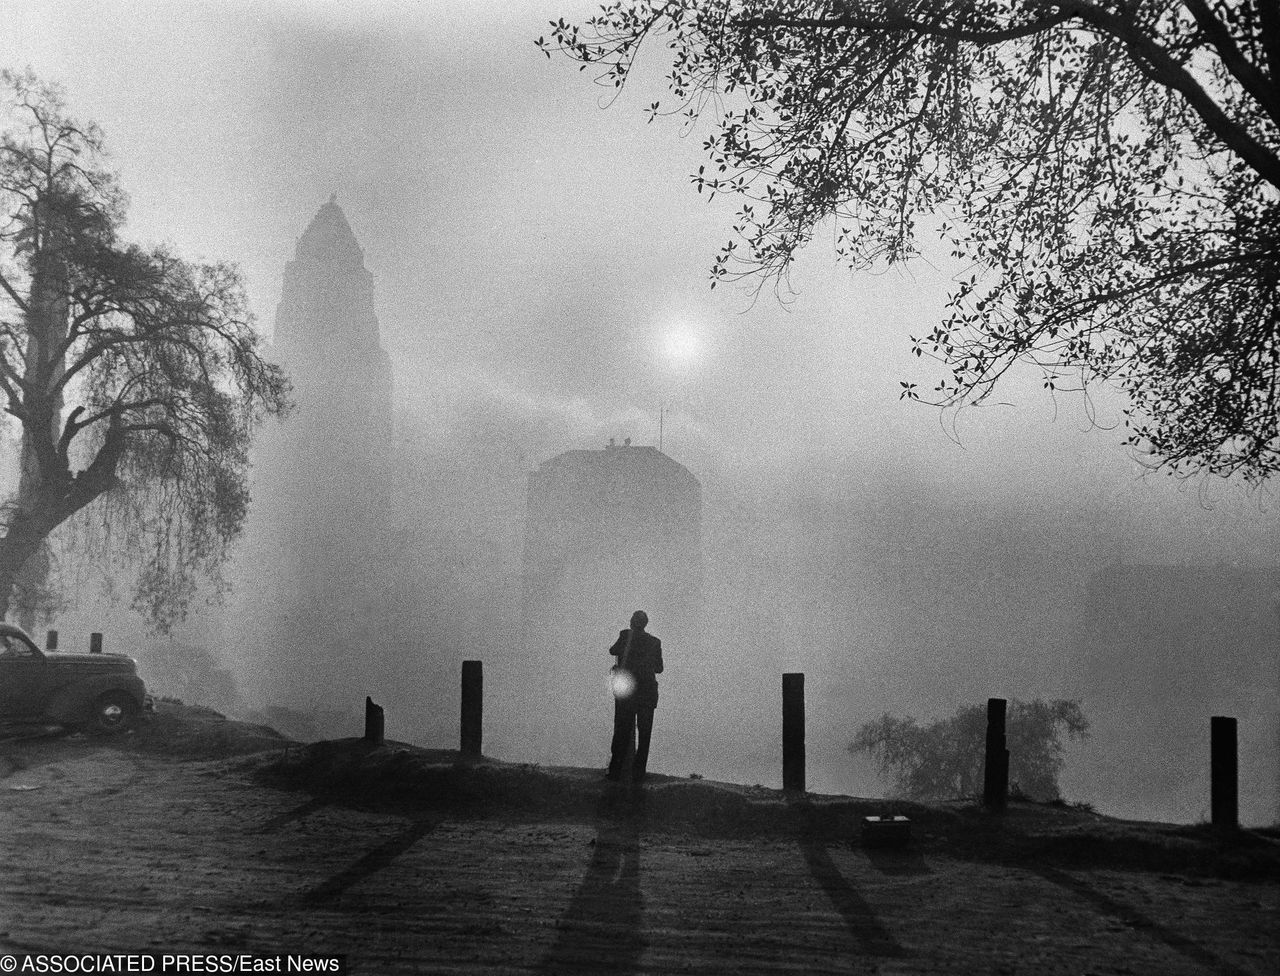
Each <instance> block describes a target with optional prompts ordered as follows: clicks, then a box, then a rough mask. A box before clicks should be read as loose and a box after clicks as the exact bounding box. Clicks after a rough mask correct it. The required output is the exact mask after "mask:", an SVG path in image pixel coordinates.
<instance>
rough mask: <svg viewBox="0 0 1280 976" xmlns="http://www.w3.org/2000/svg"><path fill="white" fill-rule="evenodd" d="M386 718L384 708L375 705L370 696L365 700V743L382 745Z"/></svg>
mask: <svg viewBox="0 0 1280 976" xmlns="http://www.w3.org/2000/svg"><path fill="white" fill-rule="evenodd" d="M385 723H386V716H385V715H384V714H383V711H382V706H381V705H375V704H374V703H373V699H372V698H370V697H369V696H368V695H366V696H365V699H364V741H365V742H367V743H369V744H370V745H373V746H380V745H382V739H383V730H384V728H385Z"/></svg>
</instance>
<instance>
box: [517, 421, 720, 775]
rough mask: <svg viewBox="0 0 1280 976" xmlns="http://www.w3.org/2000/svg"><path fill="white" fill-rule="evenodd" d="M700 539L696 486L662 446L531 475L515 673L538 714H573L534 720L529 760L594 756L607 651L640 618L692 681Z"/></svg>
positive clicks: (579, 454) (547, 465) (592, 456)
mask: <svg viewBox="0 0 1280 976" xmlns="http://www.w3.org/2000/svg"><path fill="white" fill-rule="evenodd" d="M701 534H702V487H701V485H700V484H699V483H698V480H697V479H696V478H695V477H694V476H693V475H692V474H690V473H689V471H688V469H687V468H685V467H684V466H683V465H682V464H680V463H679V462H677V461H675V460H673V459H671V458H669V457H668V456H667V455H665V454H663V453H662V452H661V451H659V450H657V449H656V448H653V447H638V446H633V445H632V444H631V443H630V441H629V440H628V441H627V442H625V443H623V444H622V445H620V446H619V445H615V444H614V443H613V442H612V441H610V443H609V445H608V447H606V448H604V449H603V450H594V451H592V450H576V451H566V452H565V453H563V454H559V455H557V456H556V457H553V458H551V459H550V460H549V461H545V462H543V463H542V464H540V465H539V466H538V469H537V470H536V471H534V472H532V473H531V474H530V475H529V483H528V500H527V508H526V516H525V547H524V560H523V570H522V601H521V604H522V618H521V623H522V627H521V631H522V634H523V637H522V640H521V646H520V650H519V655H520V658H521V661H519V662H516V666H519V667H522V668H524V669H525V670H526V678H525V682H524V683H525V685H526V686H527V688H528V695H529V703H530V706H531V707H530V708H529V709H528V711H529V713H530V714H531V715H535V716H536V713H535V712H534V710H533V706H536V704H537V703H538V702H544V703H554V704H555V705H556V706H558V712H559V713H560V715H562V716H567V717H564V718H560V719H558V721H557V722H556V723H554V724H550V723H545V724H544V723H540V722H538V721H537V720H536V717H535V718H534V720H533V721H532V723H531V725H530V726H529V728H528V729H527V730H525V733H524V740H523V745H524V747H525V749H526V750H527V751H528V753H529V754H530V755H532V756H533V757H534V758H544V759H554V760H555V761H561V762H564V761H582V762H591V761H594V760H595V759H598V758H599V756H598V755H596V754H595V753H597V752H599V750H600V749H601V748H604V747H605V746H607V744H608V743H607V741H606V740H605V739H603V738H602V733H601V732H600V730H601V729H602V728H606V727H607V724H608V721H609V715H610V714H611V713H610V711H609V705H608V700H607V699H608V695H607V690H606V676H607V672H608V665H609V660H610V659H609V657H608V655H607V653H606V651H607V648H608V647H609V645H610V644H611V643H612V642H613V640H614V639H615V638H616V637H617V634H618V631H619V630H620V629H622V628H624V627H626V626H627V620H628V618H629V617H630V616H631V612H632V611H633V610H636V609H643V610H645V611H647V612H648V614H649V618H650V629H651V630H652V631H653V632H654V633H656V634H657V635H658V636H659V637H661V638H662V641H663V645H664V647H666V648H668V649H669V650H670V651H671V653H672V654H673V655H674V658H673V660H678V661H679V664H678V665H675V667H674V670H675V672H676V673H677V674H684V675H687V674H688V673H689V669H690V665H691V661H692V660H693V659H695V658H696V656H697V651H696V648H697V644H698V628H699V617H700V613H701V601H702V550H701ZM664 715H665V712H664ZM602 716H603V717H602ZM606 730H607V729H606ZM584 744H585V746H584ZM593 749H594V752H593V751H592V750H593Z"/></svg>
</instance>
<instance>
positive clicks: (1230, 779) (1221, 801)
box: [1209, 715, 1240, 830]
mask: <svg viewBox="0 0 1280 976" xmlns="http://www.w3.org/2000/svg"><path fill="white" fill-rule="evenodd" d="M1238 763H1239V757H1238V754H1237V752H1236V720H1235V719H1234V718H1227V717H1225V716H1222V715H1215V716H1213V717H1212V718H1211V719H1209V809H1210V810H1211V812H1212V818H1213V825H1214V826H1215V827H1221V828H1223V829H1226V830H1234V829H1235V828H1237V827H1239V826H1240V806H1239V802H1240V782H1239V775H1240V772H1239V764H1238Z"/></svg>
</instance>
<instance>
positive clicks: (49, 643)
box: [44, 630, 58, 651]
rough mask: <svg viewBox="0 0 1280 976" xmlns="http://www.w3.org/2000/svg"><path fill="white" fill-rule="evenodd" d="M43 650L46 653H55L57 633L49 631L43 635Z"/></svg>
mask: <svg viewBox="0 0 1280 976" xmlns="http://www.w3.org/2000/svg"><path fill="white" fill-rule="evenodd" d="M44 649H45V650H46V651H56V650H57V649H58V632H57V631H56V630H51V631H49V632H48V633H46V634H45V635H44Z"/></svg>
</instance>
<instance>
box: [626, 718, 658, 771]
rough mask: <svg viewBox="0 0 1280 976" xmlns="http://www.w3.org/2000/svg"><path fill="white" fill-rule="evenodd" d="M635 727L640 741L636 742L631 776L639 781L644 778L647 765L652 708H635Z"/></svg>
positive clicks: (651, 731) (651, 728)
mask: <svg viewBox="0 0 1280 976" xmlns="http://www.w3.org/2000/svg"><path fill="white" fill-rule="evenodd" d="M636 728H637V729H638V730H639V732H640V741H639V743H637V744H636V761H635V765H633V766H632V767H631V778H632V779H634V780H636V781H639V780H641V779H643V778H644V774H645V770H646V769H647V768H648V766H649V737H650V736H652V735H653V709H652V708H637V709H636Z"/></svg>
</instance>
